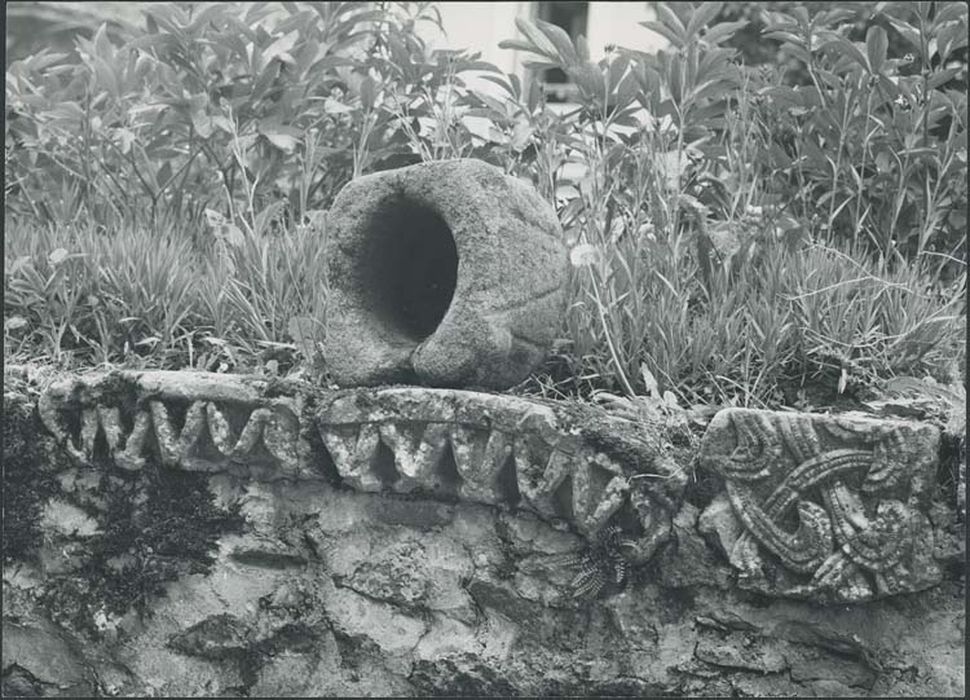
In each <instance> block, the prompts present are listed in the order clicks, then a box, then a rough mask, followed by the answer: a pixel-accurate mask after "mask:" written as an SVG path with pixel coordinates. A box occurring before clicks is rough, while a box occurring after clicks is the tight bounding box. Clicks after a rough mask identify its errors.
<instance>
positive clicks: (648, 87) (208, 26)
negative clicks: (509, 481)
mask: <svg viewBox="0 0 970 700" xmlns="http://www.w3.org/2000/svg"><path fill="white" fill-rule="evenodd" d="M742 6H743V7H742ZM274 7H275V6H272V5H270V4H266V3H257V4H251V5H250V4H246V5H238V6H237V5H234V4H226V3H216V4H198V5H194V4H193V5H189V4H181V3H176V4H167V3H166V4H156V5H152V6H150V7H149V8H148V9H147V10H146V16H145V29H144V30H143V31H140V32H139V31H132V32H130V33H129V34H125V33H124V32H121V33H119V32H115V34H114V38H112V36H111V35H109V34H108V32H107V31H106V30H105V29H104V28H102V29H101V30H99V31H98V32H97V33H95V34H94V35H93V38H91V39H90V40H89V39H85V38H79V39H78V40H77V47H76V51H75V52H74V53H66V52H65V53H61V54H54V53H50V52H44V51H42V52H40V53H37V54H34V55H32V56H29V57H27V58H25V59H23V60H21V61H16V62H14V63H13V64H11V66H10V67H9V69H8V74H7V117H8V120H7V127H6V137H7V150H6V162H7V166H8V167H7V173H8V175H7V180H6V182H5V188H6V193H7V202H8V210H9V211H11V212H13V214H14V215H15V218H14V219H12V221H14V224H15V225H14V226H13V227H8V243H7V245H6V250H5V284H4V287H5V291H6V297H7V298H6V300H5V337H6V340H7V346H8V348H12V350H8V355H9V354H10V353H11V352H13V353H14V354H17V355H19V356H24V355H29V354H30V353H37V352H41V353H42V354H45V355H48V356H53V357H60V359H61V360H63V361H69V360H70V359H71V358H72V357H74V358H76V359H78V360H83V361H90V360H92V359H94V360H95V361H99V362H118V361H124V362H129V363H132V362H134V363H138V362H146V363H152V364H159V365H162V366H171V367H176V366H184V365H185V364H188V365H191V366H194V367H200V368H205V369H210V370H211V369H221V370H225V369H230V368H243V367H248V368H251V367H253V366H254V365H255V366H260V365H262V366H264V367H267V368H269V367H270V366H271V365H272V369H271V371H273V372H276V371H280V370H281V369H285V366H286V365H287V364H289V363H291V362H292V361H293V359H294V358H295V357H297V356H303V358H305V359H308V358H310V357H311V356H312V355H313V353H314V348H315V343H316V340H317V339H318V338H319V332H320V325H321V322H322V320H323V318H325V313H326V299H327V293H326V280H325V277H324V275H323V272H322V271H323V269H324V267H325V261H324V260H323V259H322V250H323V246H322V236H324V235H325V228H324V227H323V224H322V221H323V215H322V213H321V211H320V210H321V209H323V208H325V207H326V206H328V203H329V202H330V200H331V199H332V197H333V195H334V193H335V192H336V191H337V190H338V189H339V188H340V187H341V186H342V185H343V184H344V183H345V182H346V181H347V180H348V179H349V178H351V177H354V176H357V175H360V174H363V173H367V172H370V171H373V170H379V169H383V168H386V167H394V166H395V165H397V164H401V163H408V162H414V161H415V160H437V159H442V158H453V157H473V158H480V159H483V160H486V161H488V162H490V163H493V164H495V165H497V166H499V167H501V168H503V169H504V170H505V172H507V173H509V174H510V175H513V176H517V177H521V178H523V179H526V180H529V181H531V182H532V183H533V184H535V186H536V187H537V188H538V190H539V192H540V193H541V194H542V195H543V196H544V197H545V198H547V199H548V200H549V201H550V202H553V203H554V204H555V206H556V208H557V211H558V213H559V217H560V220H561V222H562V225H563V228H564V231H565V239H566V243H567V244H568V245H569V246H571V247H572V248H573V250H572V258H573V264H574V266H575V269H574V272H575V274H574V275H573V278H572V281H571V286H572V303H571V305H570V308H569V310H568V313H567V315H566V318H565V319H564V323H563V328H562V342H560V343H559V345H558V347H557V352H556V356H555V357H554V358H553V359H552V361H551V362H550V363H549V364H548V365H547V367H546V374H547V376H544V377H542V378H540V379H539V380H538V382H533V383H532V385H531V389H533V390H536V389H538V390H541V391H544V392H548V393H553V394H563V393H566V394H575V393H580V394H588V393H591V392H592V391H594V390H597V389H598V390H604V389H605V390H617V389H619V390H620V391H622V392H623V393H624V394H627V395H635V394H643V393H645V392H648V391H649V392H656V393H657V395H658V396H659V395H661V394H666V393H667V392H672V393H673V394H675V395H676V397H677V399H679V400H681V401H687V402H693V401H715V402H732V401H733V402H740V403H744V404H750V405H763V404H777V403H780V402H785V403H788V404H789V405H791V404H792V403H795V402H798V401H801V402H802V403H803V404H804V403H805V401H806V400H807V399H805V397H804V395H799V393H798V392H799V390H800V388H801V387H803V386H804V385H806V383H807V382H810V381H811V382H815V383H818V384H820V385H821V386H822V387H824V389H825V391H827V392H829V393H830V394H831V395H832V396H838V395H840V394H843V393H847V392H848V393H852V391H853V390H855V389H864V388H865V387H866V386H867V385H868V384H871V382H873V381H874V380H875V379H876V378H880V377H881V378H886V377H892V376H894V375H897V374H908V375H913V376H923V375H933V376H936V377H937V378H939V379H940V380H942V381H949V380H951V379H952V378H953V377H954V376H955V372H954V364H955V363H956V364H959V362H960V361H961V358H963V357H964V356H965V354H964V350H963V348H962V343H963V338H964V336H965V307H964V304H963V300H962V294H963V290H964V288H965V280H966V262H965V248H966V209H967V192H966V179H965V176H964V175H965V170H966V159H967V155H966V154H967V147H966V121H967V118H966V78H967V72H966V30H967V11H966V6H965V5H964V4H961V3H956V2H953V3H916V4H904V3H889V4H886V3H879V4H873V3H855V4H850V5H848V6H845V7H842V6H838V7H835V6H832V5H831V4H828V3H805V4H797V3H796V4H784V3H767V4H763V5H761V6H759V7H758V8H756V9H751V8H748V7H747V5H746V4H744V3H728V4H725V3H702V4H700V5H698V6H694V5H688V4H679V3H678V4H674V3H671V4H670V5H667V4H663V3H661V4H658V5H657V19H656V21H654V22H647V23H645V26H646V27H647V28H649V29H651V30H652V31H654V32H656V33H659V34H661V35H662V36H664V37H665V38H666V39H667V40H668V41H669V46H668V48H666V49H664V50H662V51H659V52H657V53H656V54H646V53H644V52H641V51H638V50H637V49H636V47H629V48H624V47H611V49H610V50H609V51H608V52H607V55H606V56H605V57H604V58H603V59H601V60H598V61H593V60H591V57H590V54H589V49H588V46H587V45H586V41H585V39H583V38H582V37H580V38H579V39H578V40H577V41H575V42H573V41H572V40H571V39H570V37H569V36H568V35H567V34H566V33H565V32H564V31H563V30H562V29H560V28H559V27H556V26H555V25H552V24H549V23H546V22H541V21H537V22H530V21H527V20H518V21H517V25H518V29H519V34H520V36H519V37H518V38H516V39H512V40H509V41H506V42H503V43H502V46H504V47H506V48H512V49H517V50H519V51H522V52H525V53H526V54H527V57H528V59H529V62H528V63H527V65H529V66H531V67H532V68H535V69H546V68H558V69H559V70H561V71H563V73H565V74H566V75H567V76H569V78H570V79H571V80H572V81H573V82H574V83H575V85H576V86H577V94H578V97H577V104H575V105H572V106H569V107H568V108H567V109H565V110H562V109H557V108H554V107H553V106H550V105H546V104H545V103H544V99H543V93H542V89H541V85H539V84H538V81H536V80H531V81H528V83H527V84H525V85H523V84H522V82H521V81H520V80H519V78H518V77H516V76H514V75H505V74H503V73H501V72H500V71H498V70H497V69H496V68H495V66H492V65H491V64H488V63H485V62H482V61H480V60H478V57H477V56H475V55H470V54H468V53H466V52H435V53H433V54H432V53H430V52H429V51H428V50H427V48H426V46H425V45H424V43H423V42H422V41H421V40H420V39H419V38H418V36H417V35H416V33H415V27H416V25H417V23H419V22H423V21H432V22H434V21H436V17H435V11H434V8H433V6H432V5H430V4H428V3H417V4H416V3H378V4H377V5H376V6H364V5H361V4H356V3H327V4H309V3H307V4H304V3H284V4H283V5H282V9H279V8H276V9H274ZM745 8H747V9H745ZM725 19H728V20H729V21H723V20H725ZM756 30H760V32H761V33H760V39H762V40H763V42H769V43H771V44H772V46H774V47H775V49H776V54H777V56H776V60H773V61H771V60H767V58H766V61H767V63H766V65H764V66H761V67H751V66H748V65H745V61H744V60H743V59H744V57H743V56H741V55H739V52H738V50H737V48H738V47H739V42H742V40H743V38H744V37H746V36H750V35H751V33H752V32H753V31H756ZM11 233H12V235H11ZM10 239H12V240H10ZM187 242H188V243H187ZM144 250H152V251H153V255H151V256H144V255H140V254H139V253H140V252H141V251H144ZM156 253H157V254H156ZM270 358H272V359H270ZM281 364H282V365H283V366H282V367H281V366H280V365H281ZM536 384H538V386H536ZM658 384H662V386H658Z"/></svg>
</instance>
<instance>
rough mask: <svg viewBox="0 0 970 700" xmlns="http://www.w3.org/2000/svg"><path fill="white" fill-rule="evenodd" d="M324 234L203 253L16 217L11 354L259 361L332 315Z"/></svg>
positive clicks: (186, 363) (208, 364)
mask: <svg viewBox="0 0 970 700" xmlns="http://www.w3.org/2000/svg"><path fill="white" fill-rule="evenodd" d="M323 235H324V234H323V232H322V230H321V229H320V228H319V227H302V226H301V227H295V229H294V230H280V231H277V232H272V233H270V232H267V233H264V234H261V235H259V234H256V233H250V234H248V235H246V236H242V237H241V240H237V241H235V243H234V244H233V245H229V246H221V245H211V246H207V247H203V248H202V249H201V250H200V249H199V248H198V247H195V246H193V245H192V244H191V243H190V242H189V241H188V239H187V238H185V237H158V236H155V235H152V234H150V233H149V232H148V231H147V230H144V229H134V230H131V231H115V232H101V231H99V230H98V229H96V228H95V227H94V226H84V225H70V226H67V225H64V226H52V227H41V226H36V225H31V224H22V223H20V222H18V221H12V222H10V221H8V226H7V235H6V239H5V246H4V247H5V250H4V262H5V265H4V335H5V359H6V360H7V361H18V360H24V359H46V360H48V361H53V362H55V363H57V364H59V365H62V366H65V367H71V366H78V365H91V364H128V365H135V366H154V367H163V368H169V369H176V368H184V367H196V368H202V369H210V370H215V369H219V367H220V366H223V365H224V366H223V369H226V368H229V367H235V368H239V369H243V368H248V369H255V368H256V367H257V366H258V365H259V363H260V362H261V359H262V353H263V352H264V350H265V349H266V348H267V347H272V346H276V347H283V348H284V349H286V350H288V351H289V352H290V354H291V355H292V354H296V353H298V352H300V351H302V350H304V348H301V347H297V346H296V345H295V344H294V343H293V342H292V341H293V340H294V338H292V337H291V336H292V332H291V330H292V328H291V326H292V323H291V322H292V320H293V319H299V318H310V319H313V320H314V321H315V322H319V320H320V319H321V318H322V314H323V313H324V312H325V303H326V287H325V278H324V277H325V276H324V273H323V260H322V256H323Z"/></svg>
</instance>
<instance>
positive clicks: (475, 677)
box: [0, 371, 965, 697]
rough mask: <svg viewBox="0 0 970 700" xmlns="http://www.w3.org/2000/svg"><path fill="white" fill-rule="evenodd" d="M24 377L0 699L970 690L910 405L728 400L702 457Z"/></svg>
mask: <svg viewBox="0 0 970 700" xmlns="http://www.w3.org/2000/svg"><path fill="white" fill-rule="evenodd" d="M12 383H14V384H19V386H20V388H19V389H12V390H9V391H8V387H7V386H5V393H4V419H5V420H4V435H5V439H4V456H3V457H4V487H5V488H4V493H3V498H4V552H3V553H4V563H5V566H4V585H3V603H4V605H3V609H4V615H3V647H4V648H3V668H2V679H0V682H2V692H3V694H4V695H24V694H27V695H30V694H33V695H37V694H57V693H60V694H67V695H72V696H90V695H95V694H106V695H123V696H134V695H163V696H187V695H205V694H211V695H220V696H250V697H251V696H282V695H297V696H314V697H318V696H336V697H348V696H370V695H374V696H405V695H413V694H418V695H429V694H441V693H449V694H456V695H462V694H464V695H517V694H540V695H541V694H545V695H582V694H588V695H617V694H634V695H658V696H659V695H678V696H680V695H691V696H693V695H732V694H735V695H771V696H774V695H812V694H814V695H842V696H846V695H853V694H860V693H862V694H869V695H876V696H888V695H902V696H914V695H930V696H950V695H952V696H959V697H962V696H963V691H964V679H963V668H964V663H963V661H964V660H963V653H964V639H963V636H964V635H963V625H964V624H965V611H964V592H963V589H962V586H963V579H962V576H963V573H962V572H963V570H964V568H965V554H964V552H965V548H964V545H963V541H964V538H963V533H962V530H961V527H962V526H961V524H960V522H961V521H960V520H959V516H958V515H957V514H956V511H954V509H953V508H951V507H949V506H948V505H947V504H946V503H943V502H942V500H941V493H940V491H939V483H935V479H934V477H935V469H936V460H937V456H936V451H937V443H938V439H939V436H938V434H937V431H936V430H935V429H934V428H932V427H928V426H926V425H923V424H921V423H917V422H910V421H894V420H875V419H872V418H870V417H860V416H852V415H845V414H844V415H838V416H827V415H826V416H820V415H813V414H804V413H777V412H770V411H749V410H741V409H728V410H724V411H721V412H720V413H718V414H717V416H716V417H714V419H713V420H712V421H711V422H710V424H709V425H708V426H707V431H706V434H705V435H704V437H703V439H702V440H701V444H700V450H699V451H698V453H697V454H696V457H697V459H696V460H694V459H692V457H693V456H694V453H693V452H692V451H691V450H692V446H693V445H694V443H693V436H692V435H691V437H690V438H689V439H688V438H687V437H684V436H682V435H679V434H674V433H671V434H670V438H671V440H674V439H675V438H676V439H680V438H683V440H685V441H686V442H684V443H677V444H670V443H668V441H667V436H668V433H666V432H665V431H664V430H663V428H662V427H661V426H658V425H654V424H648V423H643V422H640V421H636V420H632V419H627V418H621V417H619V416H617V415H616V414H614V413H611V412H609V411H606V410H604V409H603V408H600V407H597V406H594V405H589V404H583V403H580V402H570V401H556V402H553V401H543V400H539V399H536V398H534V397H525V396H504V395H498V394H491V393H483V392H471V391H463V390H456V389H436V388H424V387H375V388H353V389H342V390H337V391H329V390H323V389H321V388H320V387H318V386H313V385H310V384H308V383H303V382H298V381H289V380H275V379H273V380H271V379H267V378H265V377H248V376H238V375H216V374H208V373H200V372H155V371H151V372H137V371H115V372H110V373H101V374H89V375H83V376H67V377H62V378H61V379H60V380H58V381H55V382H53V383H50V384H49V385H47V386H46V387H45V388H43V389H40V387H39V386H37V385H36V384H31V385H30V386H29V387H25V386H24V384H25V382H24V381H21V380H18V381H17V382H12ZM38 393H39V398H38V399H37V403H36V410H35V406H34V404H33V402H32V399H31V396H37V395H38ZM38 418H39V419H40V422H38V420H37V419H38ZM41 426H43V428H42V427H41ZM45 428H46V429H45ZM48 433H49V434H50V435H53V436H54V437H53V438H52V437H51V436H50V435H49V434H48ZM678 436H679V437H678ZM937 584H939V585H937ZM917 591H922V592H921V593H920V594H919V595H913V593H915V592H917ZM906 593H909V594H910V595H900V594H906ZM881 598H889V600H879V599H881ZM846 603H852V605H846Z"/></svg>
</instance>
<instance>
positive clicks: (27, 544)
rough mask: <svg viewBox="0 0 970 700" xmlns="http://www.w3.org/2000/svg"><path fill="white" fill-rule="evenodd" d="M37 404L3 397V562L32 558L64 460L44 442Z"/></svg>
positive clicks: (20, 396) (18, 396)
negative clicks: (41, 522)
mask: <svg viewBox="0 0 970 700" xmlns="http://www.w3.org/2000/svg"><path fill="white" fill-rule="evenodd" d="M40 433H41V427H40V421H39V420H38V419H37V417H36V414H35V411H34V401H33V399H32V398H31V397H30V396H28V395H27V394H25V393H21V392H19V391H4V394H3V563H4V564H8V563H10V562H12V561H18V560H19V561H23V560H26V559H28V558H30V557H31V556H32V555H33V554H34V553H35V552H36V550H37V547H38V546H39V544H40V541H41V536H42V534H41V529H40V517H41V511H42V509H43V507H44V503H45V502H46V501H47V499H48V498H49V497H50V496H51V494H53V492H54V489H55V487H56V482H55V479H54V474H55V473H56V470H57V466H58V464H61V463H62V461H63V459H64V458H63V457H61V456H60V455H58V454H57V451H56V450H53V449H50V444H49V441H48V440H44V439H40Z"/></svg>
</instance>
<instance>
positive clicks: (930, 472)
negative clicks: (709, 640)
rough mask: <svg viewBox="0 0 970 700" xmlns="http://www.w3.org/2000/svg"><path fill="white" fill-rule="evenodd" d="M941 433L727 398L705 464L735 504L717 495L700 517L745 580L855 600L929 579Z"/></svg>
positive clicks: (775, 591)
mask: <svg viewBox="0 0 970 700" xmlns="http://www.w3.org/2000/svg"><path fill="white" fill-rule="evenodd" d="M938 444H939V431H938V430H937V429H936V428H934V427H932V426H929V425H922V424H917V423H910V422H904V421H894V420H876V419H872V418H868V417H864V416H860V415H857V414H843V415H836V416H827V415H813V414H803V413H780V412H771V411H756V410H749V409H726V410H723V411H721V412H720V413H718V414H717V415H716V416H715V417H714V419H713V420H712V421H711V424H710V426H709V427H708V429H707V433H706V434H705V436H704V440H703V443H702V446H701V453H700V463H701V465H702V466H703V467H706V468H708V469H711V470H713V471H714V472H716V473H718V474H719V475H720V476H722V477H723V478H724V480H725V488H726V493H727V500H728V501H729V502H730V504H731V507H732V508H731V509H730V513H729V512H727V511H725V509H724V506H723V501H717V502H716V503H712V504H711V507H710V508H709V509H708V510H709V511H710V513H705V515H703V516H702V518H701V519H702V521H704V522H707V523H710V525H709V528H710V531H711V532H714V533H716V534H717V535H718V536H719V537H720V539H721V544H722V545H723V547H724V550H725V551H726V552H727V553H728V558H729V559H730V561H731V563H732V564H733V565H734V566H735V567H736V568H737V569H738V571H739V584H740V585H741V586H742V587H743V588H748V589H751V590H755V591H759V592H763V593H768V594H772V595H782V596H790V597H799V598H813V599H818V600H823V601H825V600H834V601H853V602H854V601H861V600H867V599H870V598H876V597H883V596H887V595H892V594H896V593H904V592H911V591H917V590H921V589H924V588H927V587H929V586H932V585H934V584H936V583H938V582H939V580H940V576H941V572H940V571H939V568H938V567H937V566H936V564H935V563H934V561H933V558H932V555H931V552H932V550H933V546H932V545H933V543H932V530H931V527H930V523H929V521H928V519H927V515H926V513H927V509H928V505H929V497H930V492H929V490H930V486H931V484H932V483H933V477H934V474H935V470H936V461H937V450H938ZM712 509H716V512H715V510H712ZM731 516H733V517H734V518H736V519H737V521H738V522H739V525H738V526H731V525H730V524H729V523H726V522H725V517H731ZM726 537H727V538H732V537H733V538H734V539H733V541H725V538H726Z"/></svg>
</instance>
